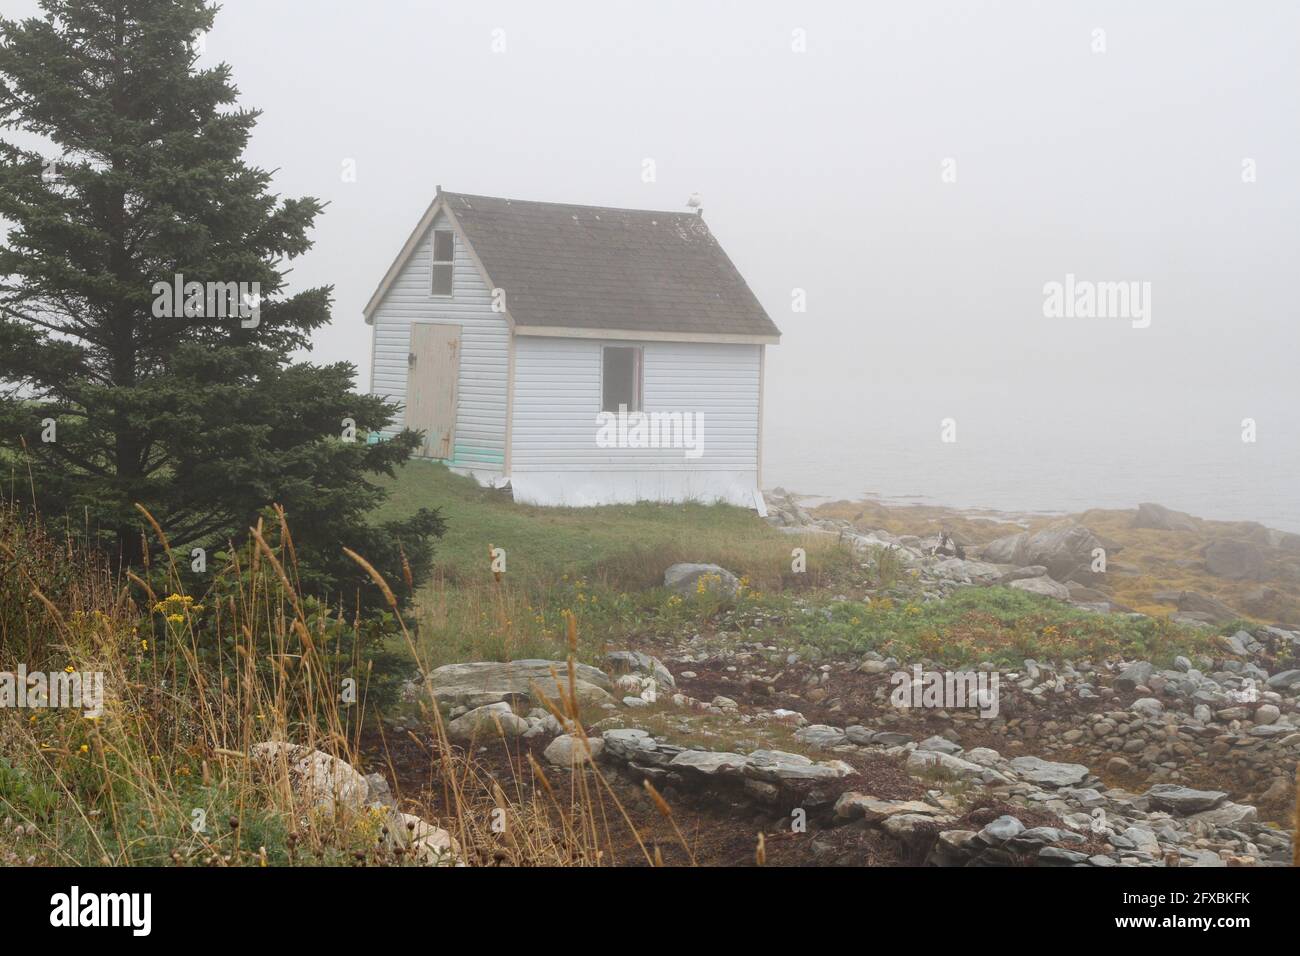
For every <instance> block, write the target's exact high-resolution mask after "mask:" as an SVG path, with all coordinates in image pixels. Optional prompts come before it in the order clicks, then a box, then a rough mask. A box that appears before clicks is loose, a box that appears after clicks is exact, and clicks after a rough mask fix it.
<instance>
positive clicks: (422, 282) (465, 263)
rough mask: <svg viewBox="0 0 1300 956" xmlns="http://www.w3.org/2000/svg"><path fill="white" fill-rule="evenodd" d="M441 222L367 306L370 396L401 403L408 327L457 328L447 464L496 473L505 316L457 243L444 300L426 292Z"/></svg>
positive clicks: (502, 423)
mask: <svg viewBox="0 0 1300 956" xmlns="http://www.w3.org/2000/svg"><path fill="white" fill-rule="evenodd" d="M446 224H447V220H446V217H445V215H442V214H440V215H439V216H438V219H437V220H436V221H435V222H434V224H433V227H432V228H431V229H430V230H429V232H427V233H426V234H425V235H424V236H423V238H422V239H421V240H420V246H419V248H418V249H416V250H415V252H414V253H413V254H412V255H411V257H410V259H408V260H407V262H406V265H405V266H404V267H403V268H402V271H401V273H400V274H399V275H398V277H397V278H396V280H395V281H394V282H393V284H392V286H391V287H390V288H389V289H388V292H387V293H386V294H385V295H384V298H383V301H381V302H380V303H379V305H378V306H377V307H376V309H375V312H374V333H373V335H374V346H373V347H374V352H373V356H374V358H373V362H374V365H373V367H372V376H371V382H372V384H371V391H372V392H373V393H374V394H376V395H381V396H383V397H385V398H388V399H390V400H392V401H395V402H398V403H400V404H402V405H403V406H404V405H405V402H406V375H407V367H408V366H407V354H408V353H409V352H410V344H411V337H410V332H411V323H413V322H445V323H451V324H455V325H459V326H460V327H461V354H460V397H459V411H458V414H457V416H456V433H455V449H454V457H453V458H452V459H451V461H449V462H448V464H450V465H452V466H455V467H462V468H469V469H473V470H475V471H486V472H498V473H499V472H500V471H501V470H502V469H503V467H504V462H505V440H506V404H507V403H506V381H507V367H508V363H509V341H510V334H509V328H508V325H507V323H506V318H505V316H504V315H503V314H501V313H497V312H493V311H492V294H491V291H490V290H489V289H488V288H487V286H486V285H485V284H484V282H483V279H482V277H481V276H480V274H479V271H478V269H477V268H476V267H475V265H474V261H473V259H472V258H471V256H470V251H469V249H467V248H465V246H464V244H463V243H462V242H460V240H459V239H457V242H456V252H455V262H454V265H453V278H452V292H453V294H452V296H451V297H450V298H445V297H435V296H433V295H432V294H431V293H430V291H429V286H430V282H431V272H432V270H431V263H432V262H433V228H443V227H445V226H446ZM403 424H404V422H403V421H402V420H400V418H399V420H398V421H397V422H395V423H394V424H393V425H392V426H390V427H389V428H388V429H385V432H386V434H389V435H392V434H395V433H396V432H397V431H398V430H400V428H401V426H402V425H403Z"/></svg>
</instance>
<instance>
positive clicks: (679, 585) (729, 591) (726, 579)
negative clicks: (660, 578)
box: [664, 564, 740, 597]
mask: <svg viewBox="0 0 1300 956" xmlns="http://www.w3.org/2000/svg"><path fill="white" fill-rule="evenodd" d="M664 587H666V588H668V589H669V590H670V591H675V592H676V593H678V594H685V595H691V594H695V593H697V592H699V591H700V590H706V591H714V592H716V593H719V594H725V595H727V596H729V597H730V596H734V595H735V593H736V592H737V591H738V590H739V589H740V581H739V579H738V578H737V577H736V576H735V575H734V574H732V573H731V572H730V571H728V570H727V569H726V568H720V567H718V566H717V565H716V564H674V565H673V566H672V567H670V568H669V569H668V570H667V571H665V572H664Z"/></svg>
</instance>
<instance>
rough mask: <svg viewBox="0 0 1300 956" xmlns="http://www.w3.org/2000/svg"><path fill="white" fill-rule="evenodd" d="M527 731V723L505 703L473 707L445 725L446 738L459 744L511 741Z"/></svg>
mask: <svg viewBox="0 0 1300 956" xmlns="http://www.w3.org/2000/svg"><path fill="white" fill-rule="evenodd" d="M527 730H528V721H526V720H524V718H522V717H520V716H519V715H518V714H516V713H515V712H514V711H512V710H511V709H510V705H509V704H508V703H506V702H505V701H501V702H499V703H496V704H485V705H484V706H482V707H475V708H474V709H473V710H471V711H470V712H469V713H467V714H462V715H461V716H459V717H457V718H456V719H455V720H453V721H452V722H451V723H449V724H448V725H447V736H448V737H450V738H451V739H452V740H455V741H457V742H459V743H471V742H473V741H476V740H479V741H482V740H492V739H494V738H496V737H504V738H506V739H512V738H514V737H521V736H523V734H524V733H525V732H526V731H527Z"/></svg>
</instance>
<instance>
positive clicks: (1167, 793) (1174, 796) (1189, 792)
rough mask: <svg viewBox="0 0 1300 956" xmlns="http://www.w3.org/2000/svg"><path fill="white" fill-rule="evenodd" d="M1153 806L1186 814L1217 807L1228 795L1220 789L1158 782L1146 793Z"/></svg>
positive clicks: (1181, 814) (1182, 814)
mask: <svg viewBox="0 0 1300 956" xmlns="http://www.w3.org/2000/svg"><path fill="white" fill-rule="evenodd" d="M1145 796H1146V797H1147V799H1148V801H1149V802H1150V804H1151V806H1152V807H1154V808H1155V809H1157V810H1167V811H1169V812H1170V813H1176V814H1178V815H1180V816H1185V815H1187V814H1189V813H1198V812H1200V811H1202V810H1210V809H1213V808H1214V807H1217V806H1218V805H1219V804H1220V803H1222V802H1223V801H1224V800H1226V799H1228V795H1227V794H1226V793H1223V792H1222V791H1219V790H1193V789H1191V788H1190V787H1180V786H1178V785H1177V784H1173V783H1158V784H1156V785H1155V786H1154V787H1152V788H1151V789H1150V790H1148V791H1147V792H1146V794H1145Z"/></svg>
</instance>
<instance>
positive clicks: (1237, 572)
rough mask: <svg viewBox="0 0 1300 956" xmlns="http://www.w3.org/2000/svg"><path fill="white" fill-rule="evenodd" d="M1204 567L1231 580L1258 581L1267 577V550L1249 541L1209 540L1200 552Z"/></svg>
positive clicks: (1217, 575)
mask: <svg viewBox="0 0 1300 956" xmlns="http://www.w3.org/2000/svg"><path fill="white" fill-rule="evenodd" d="M1202 554H1203V556H1204V558H1205V569H1206V570H1207V571H1209V572H1210V573H1211V574H1213V575H1215V576H1216V577H1220V578H1228V579H1230V580H1233V581H1259V580H1262V579H1264V578H1266V577H1268V550H1267V549H1266V548H1264V547H1262V546H1261V545H1258V544H1253V543H1251V542H1249V541H1234V540H1232V539H1228V538H1225V539H1222V540H1219V541H1211V542H1210V543H1209V544H1207V545H1206V546H1205V551H1204V552H1202Z"/></svg>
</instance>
